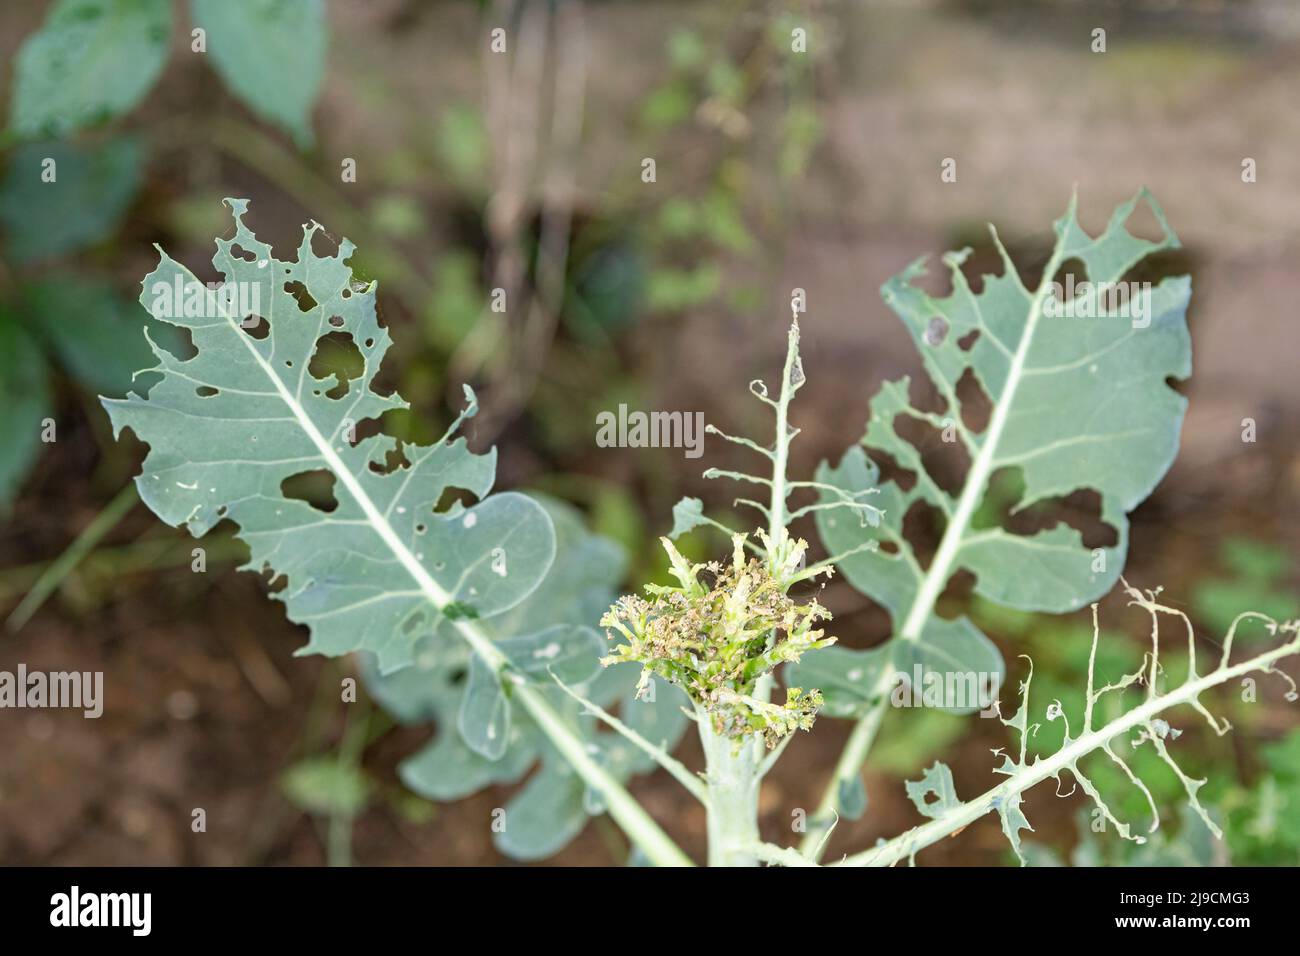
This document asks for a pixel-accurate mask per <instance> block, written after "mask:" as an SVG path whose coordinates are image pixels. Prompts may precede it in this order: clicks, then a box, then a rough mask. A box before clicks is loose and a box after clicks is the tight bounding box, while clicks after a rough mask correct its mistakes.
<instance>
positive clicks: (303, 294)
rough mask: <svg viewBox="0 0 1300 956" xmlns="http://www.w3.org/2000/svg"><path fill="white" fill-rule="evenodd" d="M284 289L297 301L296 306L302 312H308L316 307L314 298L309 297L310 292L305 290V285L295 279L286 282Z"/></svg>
mask: <svg viewBox="0 0 1300 956" xmlns="http://www.w3.org/2000/svg"><path fill="white" fill-rule="evenodd" d="M284 291H285V292H287V293H289V294H290V295H291V296H293V299H294V301H295V302H297V303H298V308H299V309H301V310H302V311H303V312H310V311H311V310H312V309H314V308H316V300H315V299H313V298H312V297H311V293H310V292H308V291H307V287H306V286H305V285H303V284H302V283H301V282H299V281H298V280H297V279H295V280H294V281H293V282H286V283H285V284H284Z"/></svg>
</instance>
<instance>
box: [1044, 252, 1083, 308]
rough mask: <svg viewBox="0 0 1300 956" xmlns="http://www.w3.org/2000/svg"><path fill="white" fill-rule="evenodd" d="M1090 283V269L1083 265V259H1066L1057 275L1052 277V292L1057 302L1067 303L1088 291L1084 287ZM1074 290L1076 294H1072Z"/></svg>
mask: <svg viewBox="0 0 1300 956" xmlns="http://www.w3.org/2000/svg"><path fill="white" fill-rule="evenodd" d="M1087 281H1088V268H1087V266H1085V265H1084V264H1083V260H1082V259H1078V258H1075V259H1066V260H1065V261H1064V262H1062V263H1061V266H1060V268H1059V269H1057V270H1056V275H1054V276H1052V292H1051V294H1052V295H1053V296H1055V297H1056V300H1057V301H1058V302H1061V303H1065V301H1066V300H1067V299H1076V300H1077V299H1078V298H1079V297H1080V295H1082V293H1083V292H1084V291H1085V290H1086V289H1087V286H1085V285H1084V283H1085V282H1087ZM1071 290H1073V292H1074V294H1073V295H1071V294H1070V292H1071Z"/></svg>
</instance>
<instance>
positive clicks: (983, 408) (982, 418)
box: [956, 367, 993, 435]
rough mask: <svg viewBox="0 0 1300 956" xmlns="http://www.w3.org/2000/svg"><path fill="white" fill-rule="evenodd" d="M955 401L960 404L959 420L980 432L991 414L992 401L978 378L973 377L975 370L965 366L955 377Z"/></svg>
mask: <svg viewBox="0 0 1300 956" xmlns="http://www.w3.org/2000/svg"><path fill="white" fill-rule="evenodd" d="M956 392H957V403H958V404H959V405H960V406H961V420H962V424H964V425H965V426H966V427H967V428H968V429H970V430H971V431H973V432H974V433H975V434H977V435H978V434H980V433H982V432H983V431H984V429H986V428H988V426H989V419H990V418H991V417H992V416H993V402H992V400H991V399H990V398H989V396H988V393H987V392H985V391H984V387H983V386H982V385H980V380H979V379H978V378H976V377H975V370H974V369H972V368H970V367H967V368H966V370H965V371H964V372H962V373H961V377H960V378H959V379H957V388H956Z"/></svg>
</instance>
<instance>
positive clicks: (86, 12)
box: [9, 0, 172, 138]
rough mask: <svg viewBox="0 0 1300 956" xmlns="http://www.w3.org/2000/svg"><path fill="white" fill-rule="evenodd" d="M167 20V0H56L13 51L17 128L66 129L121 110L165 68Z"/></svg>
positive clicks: (49, 132) (52, 132) (44, 132)
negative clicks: (41, 23) (41, 20)
mask: <svg viewBox="0 0 1300 956" xmlns="http://www.w3.org/2000/svg"><path fill="white" fill-rule="evenodd" d="M171 28H172V11H171V0H59V2H58V3H55V4H54V6H53V7H52V8H51V9H50V13H49V16H48V17H47V18H46V20H45V24H44V25H43V26H42V27H41V28H40V29H39V30H37V31H36V32H35V33H33V34H32V35H31V36H30V37H28V38H27V41H26V42H25V43H24V44H23V45H22V48H21V49H20V50H19V51H18V56H17V57H16V59H15V64H14V88H13V100H12V103H11V105H10V110H9V115H10V116H11V117H12V120H11V122H12V124H13V129H14V132H16V133H17V134H18V135H19V136H21V137H24V138H32V137H38V136H51V137H63V136H67V135H68V134H69V133H72V132H74V131H75V130H78V129H81V128H82V127H85V126H94V125H98V124H100V123H104V122H107V121H108V120H110V119H113V118H114V117H116V116H120V115H122V114H123V113H126V112H127V111H128V110H130V109H132V108H133V107H134V106H135V105H136V104H137V103H139V102H140V101H141V100H142V99H144V96H145V94H146V93H148V92H149V90H150V88H151V87H152V86H153V85H154V82H155V81H156V80H157V79H158V75H159V74H160V73H161V72H162V68H163V64H164V63H166V61H167V53H168V36H169V34H170V33H171Z"/></svg>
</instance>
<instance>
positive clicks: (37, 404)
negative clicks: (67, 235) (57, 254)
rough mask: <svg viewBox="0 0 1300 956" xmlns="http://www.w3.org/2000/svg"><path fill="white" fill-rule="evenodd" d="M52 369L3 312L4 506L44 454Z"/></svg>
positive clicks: (0, 490) (0, 450) (0, 500)
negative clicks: (43, 423) (43, 444)
mask: <svg viewBox="0 0 1300 956" xmlns="http://www.w3.org/2000/svg"><path fill="white" fill-rule="evenodd" d="M48 379H49V371H48V369H47V368H46V366H45V359H44V357H43V356H42V355H41V349H40V346H39V345H37V344H36V342H35V341H34V340H33V339H32V337H31V336H30V335H28V334H27V332H25V331H24V330H23V328H22V327H21V326H20V325H19V324H18V323H17V322H16V321H14V319H13V318H12V317H11V316H9V315H8V314H7V313H4V312H0V406H3V408H4V418H5V440H4V441H3V442H0V507H4V506H7V505H8V504H9V501H10V500H11V499H12V498H13V496H14V493H15V492H16V491H17V490H18V486H19V485H20V484H22V481H23V479H24V478H25V477H26V476H27V471H28V469H30V468H31V466H32V463H33V462H34V461H35V460H36V456H37V455H38V454H39V453H40V450H41V448H42V444H41V422H42V420H43V419H44V418H46V417H47V416H48V415H50V414H51V412H52V408H51V405H50V391H49V382H48Z"/></svg>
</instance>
